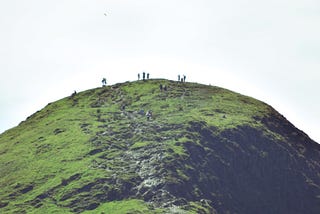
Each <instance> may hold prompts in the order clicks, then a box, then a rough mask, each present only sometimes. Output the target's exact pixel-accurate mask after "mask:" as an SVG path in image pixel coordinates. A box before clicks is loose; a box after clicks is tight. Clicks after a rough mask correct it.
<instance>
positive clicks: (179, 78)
mask: <svg viewBox="0 0 320 214" xmlns="http://www.w3.org/2000/svg"><path fill="white" fill-rule="evenodd" d="M178 82H180V74H179V75H178Z"/></svg>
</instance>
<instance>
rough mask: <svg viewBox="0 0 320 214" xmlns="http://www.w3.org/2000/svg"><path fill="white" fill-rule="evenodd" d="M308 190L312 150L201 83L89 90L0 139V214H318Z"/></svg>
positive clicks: (315, 159)
mask: <svg viewBox="0 0 320 214" xmlns="http://www.w3.org/2000/svg"><path fill="white" fill-rule="evenodd" d="M160 84H161V85H163V86H164V85H165V86H166V88H167V90H160V87H159V86H160ZM149 110H151V111H152V117H151V118H150V119H149V120H148V119H147V117H146V112H147V111H149ZM319 185H320V147H319V145H318V144H316V143H315V142H313V141H312V140H311V139H309V138H308V136H306V135H305V134H304V133H303V132H301V131H300V130H297V129H296V128H295V127H294V126H293V125H292V124H290V123H289V122H288V121H287V120H286V119H285V118H284V117H282V116H281V115H280V114H279V113H277V112H276V111H275V110H274V109H272V108H271V107H270V106H268V105H266V104H264V103H262V102H260V101H258V100H255V99H253V98H250V97H246V96H243V95H240V94H237V93H234V92H231V91H228V90H225V89H222V88H218V87H212V86H205V85H200V84H193V83H180V82H179V83H178V82H173V81H167V80H148V81H137V82H126V83H122V84H117V85H113V86H106V87H102V88H97V89H92V90H88V91H85V92H81V93H78V94H76V95H75V96H71V97H67V98H64V99H62V100H59V101H57V102H54V103H51V104H48V105H47V106H46V107H45V108H44V109H42V110H41V111H39V112H36V113H35V114H34V115H32V116H30V117H29V118H28V119H27V120H26V121H24V122H22V123H21V124H20V125H19V126H17V127H15V128H13V129H11V130H8V131H7V132H5V133H3V134H2V135H0V213H81V212H84V213H319V212H318V211H319V210H320V187H319Z"/></svg>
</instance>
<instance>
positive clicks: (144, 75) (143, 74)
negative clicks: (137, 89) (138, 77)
mask: <svg viewBox="0 0 320 214" xmlns="http://www.w3.org/2000/svg"><path fill="white" fill-rule="evenodd" d="M142 79H143V80H145V79H146V73H145V72H143V73H142Z"/></svg>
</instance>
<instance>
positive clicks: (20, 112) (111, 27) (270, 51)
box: [0, 0, 320, 142]
mask: <svg viewBox="0 0 320 214" xmlns="http://www.w3.org/2000/svg"><path fill="white" fill-rule="evenodd" d="M104 13H107V16H105V15H104ZM319 26H320V2H319V1H317V0H269V1H262V0H246V1H244V0H224V1H216V0H161V1H160V0H135V1H133V0H131V1H129V0H54V1H53V0H28V1H25V0H10V1H4V0H2V1H0V32H1V33H0V74H1V78H0V96H1V107H0V119H1V122H0V132H3V131H5V130H6V129H9V128H12V127H13V126H16V125H18V123H19V122H20V121H22V120H25V118H26V117H27V116H29V115H31V114H32V113H34V112H35V111H37V110H40V109H41V108H43V107H44V106H45V105H46V104H47V103H49V102H53V101H55V100H57V99H60V98H63V97H65V96H68V95H70V94H71V93H72V92H73V90H77V91H82V90H86V89H90V88H94V87H98V86H100V85H101V79H102V77H106V78H107V79H108V83H109V84H114V83H117V82H124V81H127V80H135V79H136V77H137V73H139V72H142V71H143V70H145V71H146V72H149V73H150V74H151V77H154V78H155V77H162V78H168V79H177V75H178V74H186V75H187V80H189V81H192V82H199V83H204V84H212V85H217V86H221V87H224V88H228V89H231V90H234V91H236V92H239V93H242V94H245V95H249V96H252V97H254V98H257V99H259V100H262V101H264V102H267V103H268V104H270V105H272V106H273V107H274V108H275V109H276V110H278V111H279V112H280V113H282V114H283V115H284V116H285V117H286V118H287V119H289V120H290V121H291V122H292V123H293V124H294V125H295V126H297V127H298V128H299V129H302V130H303V131H304V132H306V133H307V134H308V135H309V136H310V137H311V138H313V139H314V140H316V141H317V142H320V130H319V128H320V126H319V122H318V119H319V118H320V96H319V95H318V93H319V92H320V85H319V84H318V83H319V81H320V72H319V71H320V39H319V38H320V27H319Z"/></svg>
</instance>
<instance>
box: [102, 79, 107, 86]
mask: <svg viewBox="0 0 320 214" xmlns="http://www.w3.org/2000/svg"><path fill="white" fill-rule="evenodd" d="M101 82H102V86H105V85H107V79H106V78H103V79H102V81H101Z"/></svg>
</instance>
